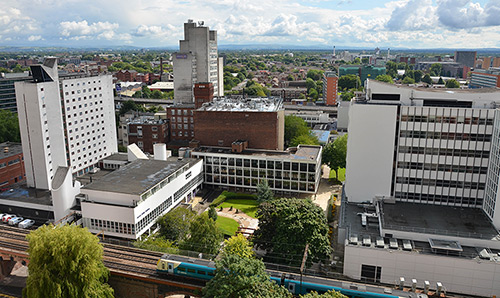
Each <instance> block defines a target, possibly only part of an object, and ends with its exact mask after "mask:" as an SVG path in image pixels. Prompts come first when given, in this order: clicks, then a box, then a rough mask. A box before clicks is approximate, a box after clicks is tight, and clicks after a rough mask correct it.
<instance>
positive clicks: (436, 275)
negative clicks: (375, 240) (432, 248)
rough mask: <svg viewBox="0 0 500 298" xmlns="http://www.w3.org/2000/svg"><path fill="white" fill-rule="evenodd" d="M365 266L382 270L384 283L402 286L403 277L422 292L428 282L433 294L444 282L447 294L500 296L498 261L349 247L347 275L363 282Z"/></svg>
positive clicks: (406, 282) (346, 260) (346, 264)
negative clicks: (421, 289) (414, 280)
mask: <svg viewBox="0 0 500 298" xmlns="http://www.w3.org/2000/svg"><path fill="white" fill-rule="evenodd" d="M363 265H365V266H366V265H368V266H375V267H379V269H380V282H382V283H387V284H399V280H400V277H404V278H405V286H407V287H410V286H411V280H412V279H416V280H417V286H418V288H423V283H424V281H429V282H430V284H431V289H432V290H433V291H435V289H436V283H437V282H441V283H442V284H443V286H444V287H445V288H446V291H447V292H454V293H464V294H468V295H477V296H484V297H493V296H494V295H496V296H498V295H499V294H500V263H499V260H498V259H491V260H484V259H480V258H479V257H476V258H470V257H455V256H443V255H436V254H432V253H426V254H424V253H419V252H416V251H404V250H401V249H388V248H374V247H365V246H362V245H352V244H346V246H345V259H344V275H347V276H349V277H352V278H355V279H361V272H362V269H363V268H362V267H363Z"/></svg>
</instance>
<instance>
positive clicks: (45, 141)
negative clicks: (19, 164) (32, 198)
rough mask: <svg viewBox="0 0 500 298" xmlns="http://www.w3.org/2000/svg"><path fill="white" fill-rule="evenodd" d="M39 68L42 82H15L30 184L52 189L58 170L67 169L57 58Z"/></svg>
mask: <svg viewBox="0 0 500 298" xmlns="http://www.w3.org/2000/svg"><path fill="white" fill-rule="evenodd" d="M37 69H38V70H39V73H40V75H39V79H40V81H38V82H33V81H23V82H16V83H15V86H16V99H17V107H18V113H19V114H18V115H19V130H20V132H21V142H22V147H23V154H24V164H25V170H26V182H27V185H28V186H29V187H34V188H38V189H47V190H50V189H51V181H52V179H53V177H54V175H55V172H56V170H57V167H58V166H67V163H66V149H65V140H64V125H63V119H62V115H61V110H62V107H61V100H60V97H59V82H58V76H57V63H56V59H55V58H50V59H46V62H45V64H44V65H43V66H37ZM42 76H43V80H42Z"/></svg>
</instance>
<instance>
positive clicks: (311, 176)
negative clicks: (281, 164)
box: [205, 165, 316, 182]
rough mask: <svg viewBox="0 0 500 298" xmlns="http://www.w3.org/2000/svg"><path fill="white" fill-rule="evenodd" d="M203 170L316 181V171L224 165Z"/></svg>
mask: <svg viewBox="0 0 500 298" xmlns="http://www.w3.org/2000/svg"><path fill="white" fill-rule="evenodd" d="M205 172H206V173H207V174H212V173H213V174H222V175H228V174H229V175H231V176H234V175H236V176H245V177H254V178H259V177H260V178H269V179H274V178H276V179H286V180H290V179H292V180H301V181H311V182H314V181H316V173H308V172H300V173H299V172H293V171H281V170H263V169H261V170H258V169H252V170H250V169H242V168H233V167H229V168H228V167H225V166H210V165H205Z"/></svg>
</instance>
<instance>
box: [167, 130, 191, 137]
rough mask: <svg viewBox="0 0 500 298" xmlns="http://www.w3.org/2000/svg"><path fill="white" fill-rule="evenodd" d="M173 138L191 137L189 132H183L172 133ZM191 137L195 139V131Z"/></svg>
mask: <svg viewBox="0 0 500 298" xmlns="http://www.w3.org/2000/svg"><path fill="white" fill-rule="evenodd" d="M172 136H173V137H175V136H179V137H189V132H188V131H185V132H182V131H178V132H176V131H172ZM191 137H194V131H191Z"/></svg>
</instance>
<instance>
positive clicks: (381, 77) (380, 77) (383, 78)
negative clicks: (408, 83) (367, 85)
mask: <svg viewBox="0 0 500 298" xmlns="http://www.w3.org/2000/svg"><path fill="white" fill-rule="evenodd" d="M375 80H377V81H380V82H386V83H390V84H394V81H393V80H392V77H391V76H390V75H386V74H385V75H378V76H377V77H376V78H375Z"/></svg>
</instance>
